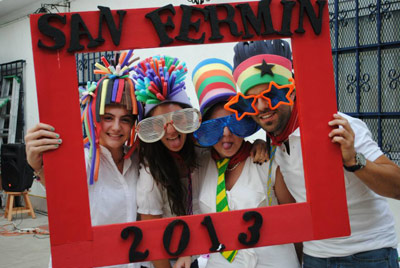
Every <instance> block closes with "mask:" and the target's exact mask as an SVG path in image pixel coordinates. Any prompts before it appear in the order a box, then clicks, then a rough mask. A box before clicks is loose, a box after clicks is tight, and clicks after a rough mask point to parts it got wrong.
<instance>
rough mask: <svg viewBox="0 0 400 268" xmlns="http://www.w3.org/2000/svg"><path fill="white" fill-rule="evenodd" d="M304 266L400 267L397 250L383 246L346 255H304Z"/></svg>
mask: <svg viewBox="0 0 400 268" xmlns="http://www.w3.org/2000/svg"><path fill="white" fill-rule="evenodd" d="M303 268H399V263H398V254H397V250H396V249H394V248H382V249H376V250H371V251H365V252H360V253H357V254H354V255H350V256H345V257H332V258H316V257H312V256H309V255H306V254H304V255H303Z"/></svg>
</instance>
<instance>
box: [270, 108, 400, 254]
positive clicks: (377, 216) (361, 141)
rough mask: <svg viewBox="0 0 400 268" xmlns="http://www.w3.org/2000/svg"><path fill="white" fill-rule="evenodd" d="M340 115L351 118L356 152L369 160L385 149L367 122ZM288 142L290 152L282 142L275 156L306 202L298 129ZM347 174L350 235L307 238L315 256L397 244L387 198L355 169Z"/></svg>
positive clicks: (308, 248)
mask: <svg viewBox="0 0 400 268" xmlns="http://www.w3.org/2000/svg"><path fill="white" fill-rule="evenodd" d="M340 115H342V116H343V117H345V118H346V119H347V120H348V121H349V123H350V125H351V127H352V129H353V131H354V133H355V141H354V147H355V150H356V152H360V153H362V154H363V155H364V156H365V157H366V158H367V159H368V160H370V161H375V160H376V159H377V158H378V157H380V156H381V155H382V151H381V150H380V149H379V147H378V145H377V144H376V142H374V141H373V139H372V135H371V132H370V131H369V130H368V127H367V126H366V124H365V123H364V122H362V121H361V120H359V119H356V118H352V117H350V116H348V115H345V114H343V113H340ZM289 146H290V155H288V154H287V152H286V148H285V145H283V144H282V145H281V146H280V147H278V149H277V151H276V156H275V159H276V162H277V164H278V165H279V166H280V169H281V172H282V175H283V177H284V180H285V182H286V185H287V187H288V189H289V191H290V192H291V194H292V195H293V197H294V198H295V199H296V201H297V202H306V188H305V184H304V170H303V159H302V153H301V143H300V130H299V129H296V130H295V131H294V132H293V133H292V134H291V135H290V136H289ZM344 175H345V176H344V179H345V185H346V195H347V205H348V211H349V218H350V227H351V235H350V236H347V237H339V238H331V239H325V240H318V241H309V242H304V243H303V245H304V248H303V251H304V253H305V254H307V255H310V256H314V257H320V258H329V257H341V256H348V255H352V254H355V253H358V252H363V251H369V250H374V249H380V248H384V247H393V248H395V247H396V246H397V239H396V233H395V228H394V224H395V223H394V219H393V216H392V213H391V211H390V209H389V206H388V204H387V201H386V199H385V198H384V197H382V196H380V195H377V194H376V193H375V192H373V191H372V190H371V189H369V188H368V187H367V186H366V185H365V184H364V183H363V182H362V181H361V180H360V179H359V178H357V176H356V175H355V174H354V173H352V172H348V171H346V170H345V171H344Z"/></svg>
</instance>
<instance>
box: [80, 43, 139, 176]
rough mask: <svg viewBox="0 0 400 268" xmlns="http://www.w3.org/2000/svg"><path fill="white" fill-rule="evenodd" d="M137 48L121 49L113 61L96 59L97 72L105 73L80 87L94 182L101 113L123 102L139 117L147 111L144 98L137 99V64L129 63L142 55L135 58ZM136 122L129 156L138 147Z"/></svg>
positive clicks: (98, 161)
mask: <svg viewBox="0 0 400 268" xmlns="http://www.w3.org/2000/svg"><path fill="white" fill-rule="evenodd" d="M132 56H133V50H130V51H129V52H123V53H121V54H119V53H117V54H116V55H115V58H114V60H113V61H112V62H111V64H110V63H109V62H108V61H107V60H106V58H104V57H102V58H101V61H102V62H103V64H104V65H101V64H100V63H96V64H95V66H96V67H97V68H98V69H97V70H94V73H95V74H101V75H103V77H102V78H101V79H100V80H99V81H98V82H97V83H96V82H88V83H87V87H86V89H83V88H80V91H81V95H82V97H81V106H82V116H81V120H82V123H83V128H84V132H85V136H86V137H85V138H84V144H85V147H88V148H89V152H90V153H89V159H90V161H91V170H90V178H89V182H90V184H93V182H94V181H97V179H98V171H99V163H100V156H99V153H100V146H99V134H100V130H101V126H100V116H101V115H103V114H104V111H105V107H106V105H109V104H121V105H123V106H125V107H126V108H127V109H128V110H132V114H133V115H136V116H137V118H138V119H140V118H141V116H142V114H143V111H142V106H141V104H140V102H138V101H137V100H136V97H135V93H134V92H135V90H134V85H133V81H132V79H131V78H129V72H130V71H132V70H133V68H131V67H129V66H130V65H132V63H133V62H135V61H136V60H138V58H135V59H132ZM134 134H135V125H134V126H133V128H132V130H131V135H130V139H129V141H128V142H127V145H128V146H130V150H129V151H128V153H127V154H126V155H125V156H124V158H129V157H130V156H131V154H132V153H133V151H134V150H135V148H136V145H137V142H135V140H134V138H135V135H134Z"/></svg>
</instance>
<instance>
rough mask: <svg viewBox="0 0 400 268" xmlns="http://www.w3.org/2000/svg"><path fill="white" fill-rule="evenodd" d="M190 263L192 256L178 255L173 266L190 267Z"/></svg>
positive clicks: (179, 267) (177, 267)
mask: <svg viewBox="0 0 400 268" xmlns="http://www.w3.org/2000/svg"><path fill="white" fill-rule="evenodd" d="M191 264H192V257H190V256H185V257H179V258H178V260H177V261H176V263H175V264H174V268H190V265H191Z"/></svg>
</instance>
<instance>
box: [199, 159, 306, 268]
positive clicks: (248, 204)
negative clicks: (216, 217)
mask: <svg viewBox="0 0 400 268" xmlns="http://www.w3.org/2000/svg"><path fill="white" fill-rule="evenodd" d="M268 166H269V162H267V163H264V164H263V165H257V164H253V162H252V159H251V158H250V157H249V158H247V159H246V162H245V165H244V167H243V170H242V173H241V174H240V176H239V178H238V180H237V181H236V183H235V185H233V187H232V188H231V189H230V190H229V191H228V190H227V191H226V195H227V198H228V206H229V210H239V209H248V208H257V207H263V206H268V198H267V189H268V183H267V181H268V168H269V167H268ZM275 169H276V168H275V167H274V168H273V172H272V174H275ZM199 173H200V175H199V177H200V190H199V203H200V204H199V208H200V213H214V212H216V193H217V180H218V169H217V167H216V163H215V161H214V160H213V159H212V158H211V157H210V154H209V153H208V155H206V154H203V156H202V161H201V165H200V168H199ZM274 184H275V176H274V175H272V176H271V183H270V187H273V186H274ZM271 195H272V205H277V204H278V201H277V199H276V196H275V193H274V191H273V190H271ZM207 267H235V268H236V267H237V268H239V267H240V268H242V267H246V268H255V267H257V268H261V267H274V268H292V267H300V265H299V262H298V260H297V256H296V252H295V250H294V246H293V244H286V245H278V246H268V247H260V248H250V249H241V250H238V253H237V255H236V257H235V259H234V261H233V262H232V263H229V262H228V261H227V260H226V259H225V258H224V257H223V256H222V255H221V254H220V253H212V254H210V258H209V260H208V263H207Z"/></svg>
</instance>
